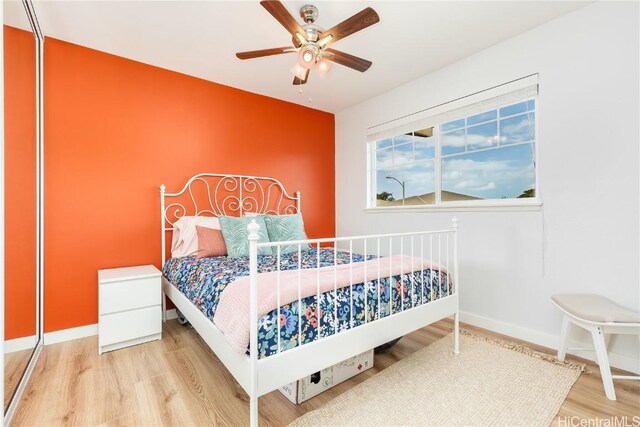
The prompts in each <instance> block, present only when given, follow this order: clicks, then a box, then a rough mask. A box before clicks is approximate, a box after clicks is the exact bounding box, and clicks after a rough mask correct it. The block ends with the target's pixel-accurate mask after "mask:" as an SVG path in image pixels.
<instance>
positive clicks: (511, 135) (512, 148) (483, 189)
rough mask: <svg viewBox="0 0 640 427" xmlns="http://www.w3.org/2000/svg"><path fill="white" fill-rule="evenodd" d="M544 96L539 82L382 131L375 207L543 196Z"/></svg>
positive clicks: (375, 141) (376, 154)
mask: <svg viewBox="0 0 640 427" xmlns="http://www.w3.org/2000/svg"><path fill="white" fill-rule="evenodd" d="M536 95H537V85H536V86H535V88H529V89H528V90H526V91H517V92H515V93H508V94H507V95H506V96H500V97H495V98H491V99H489V100H485V101H482V102H478V103H474V104H472V105H469V106H466V107H464V108H458V109H456V110H454V111H445V112H443V113H440V114H438V115H436V116H428V117H426V118H424V119H421V120H419V121H414V122H413V123H408V124H406V125H403V126H400V127H396V128H393V129H390V130H387V131H386V132H383V133H378V134H374V136H373V138H371V137H370V141H369V150H370V160H371V171H372V173H371V184H370V188H371V190H372V191H371V194H370V195H369V196H370V197H369V200H370V202H369V203H370V204H369V207H392V206H394V207H402V206H408V207H411V206H414V207H415V206H420V205H442V206H456V207H458V206H474V205H475V206H477V205H487V204H500V203H509V204H518V203H521V204H526V203H527V202H526V201H527V200H528V201H529V202H530V201H536V200H537V199H536ZM427 123H429V124H431V126H428V127H423V125H424V124H427ZM412 128H413V129H414V130H410V129H412ZM381 136H382V137H381ZM505 199H507V200H505Z"/></svg>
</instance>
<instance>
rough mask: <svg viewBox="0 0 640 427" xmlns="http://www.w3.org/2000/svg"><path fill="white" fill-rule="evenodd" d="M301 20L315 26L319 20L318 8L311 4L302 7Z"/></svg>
mask: <svg viewBox="0 0 640 427" xmlns="http://www.w3.org/2000/svg"><path fill="white" fill-rule="evenodd" d="M300 18H302V20H303V21H304V22H305V23H306V24H313V23H314V22H315V21H316V19H318V8H317V7H315V6H313V5H311V4H307V5H304V6H302V7H301V8H300Z"/></svg>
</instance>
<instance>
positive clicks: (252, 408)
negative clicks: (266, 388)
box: [249, 396, 258, 427]
mask: <svg viewBox="0 0 640 427" xmlns="http://www.w3.org/2000/svg"><path fill="white" fill-rule="evenodd" d="M249 425H250V426H251V427H258V397H257V396H256V397H253V396H249Z"/></svg>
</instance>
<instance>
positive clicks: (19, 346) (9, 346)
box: [4, 335, 38, 354]
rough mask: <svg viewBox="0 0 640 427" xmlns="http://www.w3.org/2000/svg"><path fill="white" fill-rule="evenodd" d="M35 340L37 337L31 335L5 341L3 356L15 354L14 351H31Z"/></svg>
mask: <svg viewBox="0 0 640 427" xmlns="http://www.w3.org/2000/svg"><path fill="white" fill-rule="evenodd" d="M37 339H38V337H36V336H35V335H31V336H28V337H22V338H14V339H12V340H7V341H5V342H4V352H5V354H7V353H15V352H16V351H22V350H33V349H34V348H35V346H36V341H37Z"/></svg>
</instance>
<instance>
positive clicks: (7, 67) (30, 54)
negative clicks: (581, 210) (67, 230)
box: [3, 2, 40, 411]
mask: <svg viewBox="0 0 640 427" xmlns="http://www.w3.org/2000/svg"><path fill="white" fill-rule="evenodd" d="M5 3H7V2H5ZM14 3H15V2H14ZM18 5H19V7H20V8H22V4H20V3H18ZM22 13H25V12H24V9H23V10H22ZM6 17H7V11H6V8H5V18H6ZM3 30H4V113H5V117H4V124H5V165H4V170H5V226H4V228H5V235H4V244H5V300H4V316H5V317H4V326H5V330H4V338H5V342H4V352H5V355H4V362H5V363H4V408H5V411H6V410H7V408H8V407H9V404H10V402H11V399H12V397H13V396H14V394H15V392H16V389H17V387H18V385H19V383H20V380H21V378H22V377H23V375H24V373H25V370H26V368H27V365H28V364H29V360H30V359H31V357H32V355H33V354H34V350H35V348H36V346H37V344H38V340H39V337H40V334H39V330H38V323H39V322H38V319H39V318H38V291H37V288H38V285H37V231H36V230H37V224H38V220H37V211H36V206H37V197H36V195H37V187H36V183H37V178H36V155H37V150H36V148H37V141H36V138H37V134H36V129H37V127H36V120H37V118H36V117H37V116H36V108H37V106H36V53H37V51H36V40H35V38H34V36H33V34H32V33H31V32H30V31H25V30H21V29H17V28H14V27H10V26H6V25H5V26H4V28H3Z"/></svg>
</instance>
